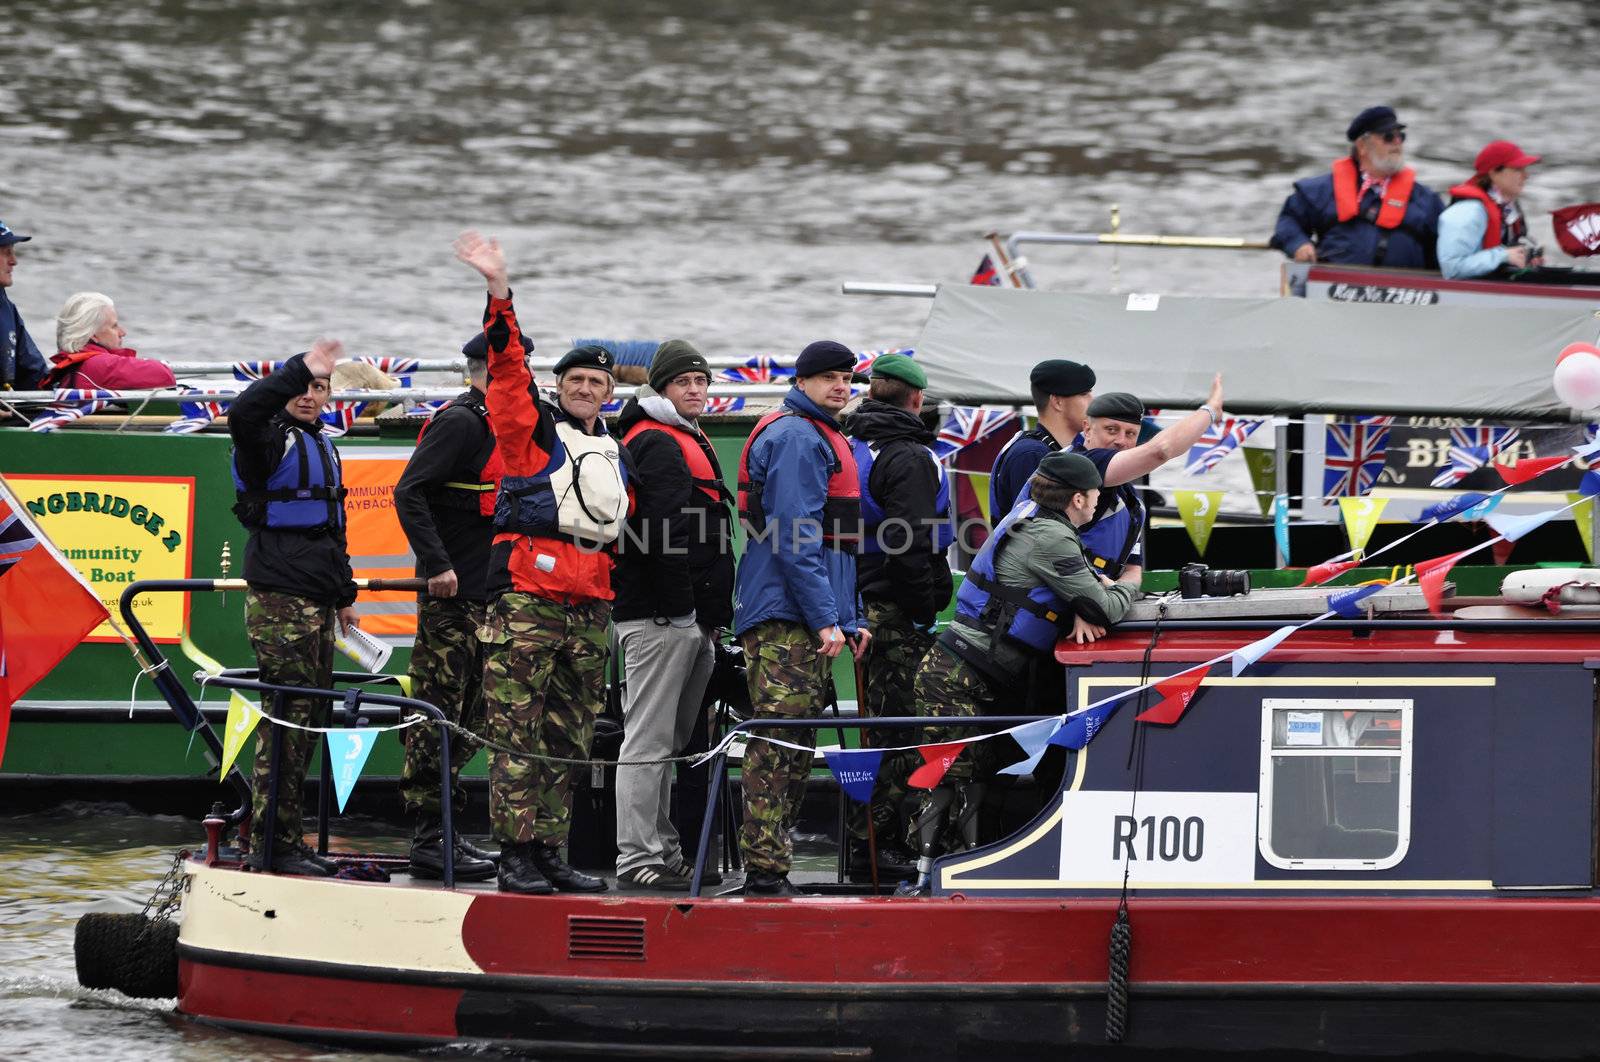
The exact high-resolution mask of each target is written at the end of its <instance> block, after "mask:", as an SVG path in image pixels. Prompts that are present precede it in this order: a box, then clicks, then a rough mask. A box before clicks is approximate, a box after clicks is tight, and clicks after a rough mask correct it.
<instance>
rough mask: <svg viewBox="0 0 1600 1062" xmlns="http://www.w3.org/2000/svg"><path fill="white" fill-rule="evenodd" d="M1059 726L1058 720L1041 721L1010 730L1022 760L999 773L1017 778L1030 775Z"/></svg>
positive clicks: (1001, 769) (1059, 721)
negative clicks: (1019, 747) (1020, 752)
mask: <svg viewBox="0 0 1600 1062" xmlns="http://www.w3.org/2000/svg"><path fill="white" fill-rule="evenodd" d="M1060 726H1061V720H1059V719H1041V720H1039V721H1038V722H1037V723H1024V724H1022V725H1021V726H1019V727H1017V728H1016V729H1014V730H1012V731H1011V739H1012V740H1013V741H1015V742H1016V743H1017V744H1018V745H1021V746H1022V753H1023V758H1022V759H1020V760H1018V761H1017V762H1016V763H1013V764H1012V765H1011V766H1009V767H1002V768H1000V773H1001V774H1014V775H1016V776H1017V777H1019V778H1021V777H1022V776H1023V775H1029V774H1032V773H1033V769H1034V768H1035V767H1037V766H1039V760H1040V759H1041V758H1042V757H1043V756H1044V750H1045V749H1047V748H1049V747H1050V739H1051V738H1052V737H1054V736H1055V733H1056V730H1057V729H1058V728H1060Z"/></svg>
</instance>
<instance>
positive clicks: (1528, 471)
mask: <svg viewBox="0 0 1600 1062" xmlns="http://www.w3.org/2000/svg"><path fill="white" fill-rule="evenodd" d="M1571 460H1572V458H1570V457H1563V456H1562V455H1560V454H1557V455H1556V456H1554V457H1525V458H1523V459H1522V460H1520V461H1515V462H1512V463H1511V464H1509V465H1495V466H1494V467H1495V471H1496V472H1499V473H1500V478H1501V479H1503V480H1505V481H1506V482H1507V483H1510V484H1513V485H1515V484H1518V483H1526V482H1528V480H1530V479H1534V478H1536V477H1538V476H1542V475H1544V474H1545V473H1546V472H1548V471H1550V470H1551V469H1552V468H1560V467H1561V466H1562V465H1564V464H1566V463H1567V462H1568V461H1571Z"/></svg>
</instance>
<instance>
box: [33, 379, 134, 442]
mask: <svg viewBox="0 0 1600 1062" xmlns="http://www.w3.org/2000/svg"><path fill="white" fill-rule="evenodd" d="M119 397H120V396H119V395H118V394H117V392H115V391H95V390H85V389H83V388H78V387H58V388H56V397H55V399H54V401H52V402H51V403H50V405H48V406H47V407H45V409H44V412H42V413H39V414H38V415H36V416H35V417H34V418H33V420H32V421H30V422H29V424H28V430H29V431H55V430H56V429H57V428H59V427H61V426H62V425H64V424H71V423H72V422H73V421H75V420H77V419H78V418H79V417H87V416H88V415H89V414H91V413H98V412H100V411H101V410H102V409H104V408H106V407H107V406H109V405H110V404H111V403H112V402H114V401H116V400H117V399H118V398H119Z"/></svg>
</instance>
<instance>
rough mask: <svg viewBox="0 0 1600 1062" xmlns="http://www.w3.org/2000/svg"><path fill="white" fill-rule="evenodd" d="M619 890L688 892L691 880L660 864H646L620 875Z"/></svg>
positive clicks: (618, 876)
mask: <svg viewBox="0 0 1600 1062" xmlns="http://www.w3.org/2000/svg"><path fill="white" fill-rule="evenodd" d="M617 888H618V889H620V890H621V891H623V892H688V891H689V879H688V878H686V877H683V876H682V875H680V874H676V873H674V872H672V871H671V870H668V869H667V868H666V867H664V866H662V865H661V864H660V863H646V864H645V865H644V866H642V867H632V868H630V869H628V870H624V871H622V873H620V874H618V875H617Z"/></svg>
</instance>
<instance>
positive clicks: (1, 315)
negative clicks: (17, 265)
mask: <svg viewBox="0 0 1600 1062" xmlns="http://www.w3.org/2000/svg"><path fill="white" fill-rule="evenodd" d="M45 368H46V366H45V363H44V355H42V354H40V353H39V348H38V347H36V346H35V345H34V343H33V337H32V336H30V335H29V334H28V328H27V326H26V325H24V324H23V323H22V314H21V313H19V312H18V311H17V306H16V303H14V302H12V301H11V300H10V299H9V298H7V297H6V292H5V289H4V288H0V391H4V390H11V391H36V390H38V389H39V380H40V378H41V377H43V376H44V374H45Z"/></svg>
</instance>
